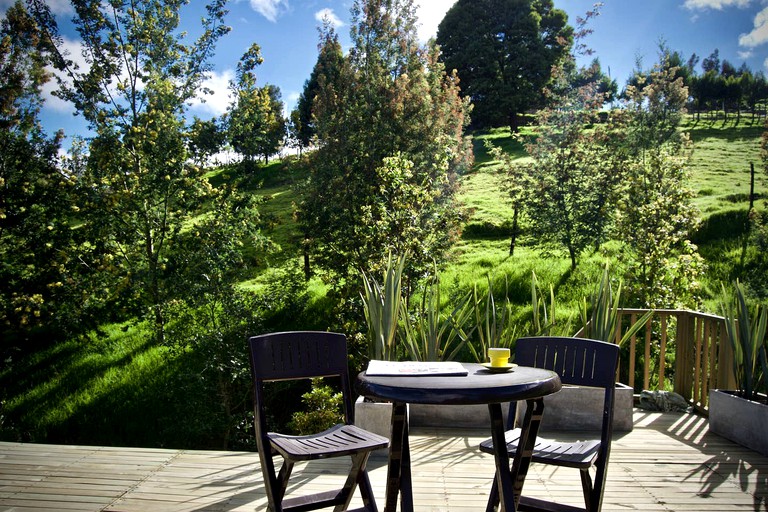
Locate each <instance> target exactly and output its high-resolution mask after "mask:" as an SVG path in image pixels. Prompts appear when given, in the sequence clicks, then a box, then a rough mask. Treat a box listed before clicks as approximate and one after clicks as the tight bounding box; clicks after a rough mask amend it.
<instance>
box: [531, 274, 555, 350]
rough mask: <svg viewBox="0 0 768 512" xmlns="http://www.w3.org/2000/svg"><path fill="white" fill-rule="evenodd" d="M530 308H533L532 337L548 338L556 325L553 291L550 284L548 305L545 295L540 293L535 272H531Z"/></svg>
mask: <svg viewBox="0 0 768 512" xmlns="http://www.w3.org/2000/svg"><path fill="white" fill-rule="evenodd" d="M531 307H532V308H533V326H532V331H533V332H532V334H533V336H548V335H549V334H551V332H550V331H551V330H552V327H554V326H555V323H556V312H557V307H556V303H555V289H554V287H553V286H552V283H550V284H549V304H547V298H546V295H545V294H543V293H542V291H541V285H539V279H538V278H537V277H536V272H531Z"/></svg>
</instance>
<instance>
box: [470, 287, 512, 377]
mask: <svg viewBox="0 0 768 512" xmlns="http://www.w3.org/2000/svg"><path fill="white" fill-rule="evenodd" d="M487 279H488V292H487V293H486V295H485V299H484V300H483V299H481V298H480V297H479V296H478V293H477V286H476V285H475V286H474V288H473V289H472V299H473V300H472V303H473V308H472V310H473V312H474V317H475V328H476V332H477V339H478V342H479V347H475V345H474V344H472V343H470V344H469V345H468V346H469V351H470V352H471V353H472V356H473V357H474V358H475V359H476V360H477V362H478V363H482V362H484V361H487V360H488V348H490V347H504V348H509V349H512V348H513V345H514V341H515V340H516V339H517V326H515V325H513V324H512V315H510V314H509V309H510V302H509V298H508V297H507V296H506V294H505V296H504V301H503V302H502V304H501V305H500V307H499V308H497V307H496V299H495V298H494V297H493V283H492V281H491V277H490V276H488V277H487ZM505 284H506V277H505ZM513 352H514V351H513Z"/></svg>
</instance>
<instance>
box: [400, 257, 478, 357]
mask: <svg viewBox="0 0 768 512" xmlns="http://www.w3.org/2000/svg"><path fill="white" fill-rule="evenodd" d="M401 308H402V316H403V327H404V329H403V334H404V336H403V341H404V344H405V349H406V352H407V353H408V356H409V358H410V359H412V360H414V361H453V360H456V358H457V356H458V355H459V352H460V351H461V349H462V348H464V346H465V345H466V344H467V342H468V340H469V337H470V335H471V334H472V331H473V330H474V327H472V328H471V329H469V332H467V326H468V324H469V320H470V319H471V318H472V311H473V303H472V294H471V293H468V294H467V295H465V296H464V297H463V298H462V299H460V300H459V303H458V305H457V306H456V307H455V308H454V309H453V310H452V311H451V312H450V313H449V314H445V313H444V312H443V306H442V304H441V294H440V276H439V275H438V273H437V268H435V272H434V274H432V275H431V276H429V278H428V281H427V283H426V285H425V287H424V293H423V294H422V297H421V301H420V303H419V306H418V308H417V310H416V312H415V314H414V315H409V314H408V311H406V305H405V304H404V303H403V304H401Z"/></svg>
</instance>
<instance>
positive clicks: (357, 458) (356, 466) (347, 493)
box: [333, 452, 373, 512]
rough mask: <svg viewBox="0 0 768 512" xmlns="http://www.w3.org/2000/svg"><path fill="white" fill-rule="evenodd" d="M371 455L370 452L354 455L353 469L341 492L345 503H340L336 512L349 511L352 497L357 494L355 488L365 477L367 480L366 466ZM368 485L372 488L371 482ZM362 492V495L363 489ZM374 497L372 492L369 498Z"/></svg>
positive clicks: (335, 509)
mask: <svg viewBox="0 0 768 512" xmlns="http://www.w3.org/2000/svg"><path fill="white" fill-rule="evenodd" d="M369 455H370V452H363V453H357V454H355V455H352V468H351V469H350V471H349V474H348V475H347V480H346V482H344V487H342V488H341V490H340V491H339V495H340V496H342V497H343V498H344V503H340V504H339V505H337V506H336V507H335V508H334V509H333V510H334V512H342V511H344V510H347V509H348V508H349V503H350V502H351V501H352V495H353V494H354V493H355V487H357V485H358V484H359V483H360V482H361V480H362V479H363V478H364V477H365V479H366V480H367V473H366V471H365V464H366V463H367V462H368V456H369ZM368 485H369V486H370V482H368ZM369 491H370V488H369V489H367V490H366V492H369ZM360 492H361V494H362V492H363V490H362V487H361V489H360ZM372 497H373V493H372V492H371V493H370V495H369V498H372Z"/></svg>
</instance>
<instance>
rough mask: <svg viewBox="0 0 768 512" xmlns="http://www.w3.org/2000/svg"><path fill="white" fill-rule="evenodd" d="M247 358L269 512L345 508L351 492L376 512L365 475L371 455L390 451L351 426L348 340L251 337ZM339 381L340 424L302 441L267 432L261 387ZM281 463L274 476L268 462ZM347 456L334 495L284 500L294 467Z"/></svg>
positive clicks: (308, 335) (302, 335)
mask: <svg viewBox="0 0 768 512" xmlns="http://www.w3.org/2000/svg"><path fill="white" fill-rule="evenodd" d="M248 344H249V346H250V352H251V370H252V375H253V382H254V386H253V396H254V411H255V415H256V417H255V426H256V443H257V446H258V449H259V458H260V460H261V470H262V473H263V474H264V485H265V487H266V491H267V497H268V500H269V510H270V511H273V512H281V511H286V512H287V511H296V512H298V511H304V510H317V509H320V508H326V507H335V508H334V510H336V511H341V510H347V509H348V508H349V504H350V501H351V499H352V495H353V494H354V492H355V488H356V487H359V488H360V495H361V497H362V499H363V508H360V509H357V510H359V511H373V512H375V511H376V510H377V508H376V501H375V499H374V497H373V492H372V490H371V483H370V480H369V479H368V473H367V471H366V463H367V461H368V457H369V455H370V454H371V452H372V451H373V450H377V449H379V448H384V447H386V446H388V445H389V441H388V439H387V438H385V437H382V436H379V435H377V434H374V433H372V432H368V431H367V430H363V429H361V428H358V427H356V426H355V425H353V420H354V409H353V407H352V393H351V388H350V382H349V374H348V368H347V340H346V338H345V337H344V335H343V334H337V333H330V332H283V333H274V334H266V335H262V336H254V337H252V338H250V339H249V340H248ZM315 377H340V379H341V391H342V395H343V402H344V423H343V424H338V425H335V426H333V427H331V428H330V429H328V430H325V431H323V432H320V433H317V434H313V435H307V436H289V435H283V434H278V433H274V432H268V430H267V421H266V414H265V408H264V383H265V382H269V381H284V380H295V379H308V378H315ZM278 455H279V456H281V457H282V459H283V463H282V466H281V467H280V473H279V474H276V473H275V463H274V460H273V458H274V457H276V456H278ZM342 456H350V457H351V458H352V467H351V469H350V472H349V476H348V477H347V480H346V482H345V483H344V486H343V487H342V488H341V489H339V490H334V491H328V492H322V493H316V494H308V495H304V496H297V497H291V498H285V493H286V489H287V487H288V479H289V478H290V476H291V471H292V470H293V466H294V464H295V463H296V462H299V461H309V460H315V459H324V458H330V457H342Z"/></svg>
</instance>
